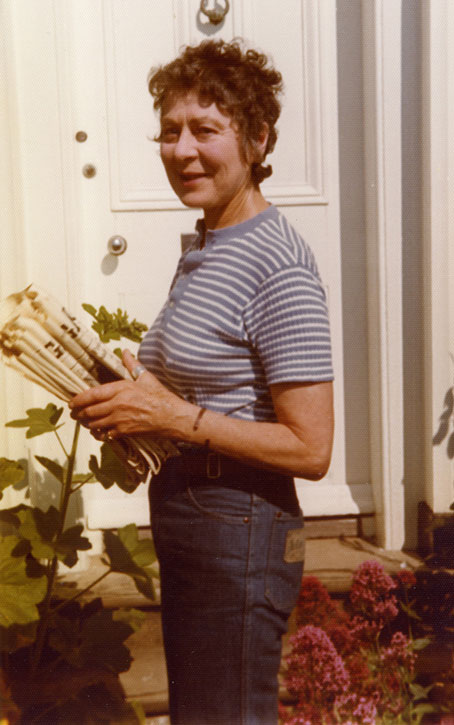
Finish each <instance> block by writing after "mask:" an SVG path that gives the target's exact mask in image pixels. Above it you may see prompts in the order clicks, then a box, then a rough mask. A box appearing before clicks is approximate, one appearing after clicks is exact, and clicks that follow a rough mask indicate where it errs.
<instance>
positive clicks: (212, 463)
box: [206, 453, 221, 478]
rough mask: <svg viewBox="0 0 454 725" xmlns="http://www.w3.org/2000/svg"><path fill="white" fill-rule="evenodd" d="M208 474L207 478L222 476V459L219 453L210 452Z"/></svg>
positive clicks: (207, 461)
mask: <svg viewBox="0 0 454 725" xmlns="http://www.w3.org/2000/svg"><path fill="white" fill-rule="evenodd" d="M206 465H207V468H206V476H207V478H220V476H221V459H220V458H219V456H218V454H217V453H208V454H207V460H206Z"/></svg>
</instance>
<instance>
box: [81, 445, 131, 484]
mask: <svg viewBox="0 0 454 725" xmlns="http://www.w3.org/2000/svg"><path fill="white" fill-rule="evenodd" d="M100 452H101V460H100V462H99V463H98V459H97V458H96V456H90V461H89V464H88V467H89V469H90V471H91V472H92V473H93V475H94V477H95V478H96V480H97V481H99V483H101V484H102V485H103V486H104V488H110V487H111V486H113V485H114V483H117V484H118V485H119V486H120V488H122V485H124V481H125V479H126V472H125V470H124V466H123V465H122V463H121V461H120V459H119V458H118V456H116V455H115V453H114V452H113V450H112V447H111V446H109V445H108V444H107V443H103V444H102V446H101V450H100Z"/></svg>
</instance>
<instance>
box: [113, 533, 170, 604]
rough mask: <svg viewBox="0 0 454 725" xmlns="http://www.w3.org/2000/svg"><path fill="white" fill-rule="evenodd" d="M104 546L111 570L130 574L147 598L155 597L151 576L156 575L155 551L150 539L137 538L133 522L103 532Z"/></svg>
mask: <svg viewBox="0 0 454 725" xmlns="http://www.w3.org/2000/svg"><path fill="white" fill-rule="evenodd" d="M104 546H105V550H106V554H107V555H108V557H109V562H106V563H108V565H109V566H110V568H111V569H112V571H116V572H121V573H122V574H127V575H128V576H130V577H131V578H132V579H133V580H134V583H135V585H136V587H137V589H138V590H139V591H140V592H142V594H144V595H145V596H146V597H148V598H149V599H155V597H156V595H155V590H154V585H153V578H154V577H156V575H157V571H156V568H155V567H153V566H152V565H153V564H154V563H155V562H156V552H155V548H154V544H153V541H152V540H151V539H139V537H138V531H137V527H136V525H135V524H128V526H124V527H123V528H121V529H119V530H118V535H116V534H114V533H113V532H112V531H105V532H104Z"/></svg>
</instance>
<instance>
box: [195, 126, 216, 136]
mask: <svg viewBox="0 0 454 725" xmlns="http://www.w3.org/2000/svg"><path fill="white" fill-rule="evenodd" d="M214 133H215V130H214V128H210V127H209V126H201V127H200V128H199V129H197V135H198V136H201V137H202V138H208V137H209V136H212V135H213V134H214Z"/></svg>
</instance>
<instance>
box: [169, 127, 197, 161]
mask: <svg viewBox="0 0 454 725" xmlns="http://www.w3.org/2000/svg"><path fill="white" fill-rule="evenodd" d="M195 142H196V139H195V138H194V136H193V134H192V133H191V131H190V130H189V129H185V128H183V129H182V130H181V133H180V135H179V137H178V141H177V143H176V145H175V149H174V154H175V157H176V158H177V159H187V158H191V157H193V156H196V155H197V151H196V147H195Z"/></svg>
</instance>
